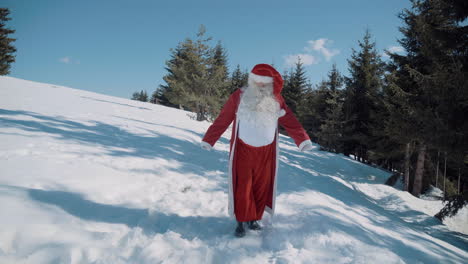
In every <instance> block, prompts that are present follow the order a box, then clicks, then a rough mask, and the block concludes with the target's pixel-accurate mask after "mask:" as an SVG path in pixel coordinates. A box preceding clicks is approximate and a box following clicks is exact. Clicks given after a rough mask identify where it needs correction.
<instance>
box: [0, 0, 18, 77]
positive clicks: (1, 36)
mask: <svg viewBox="0 0 468 264" xmlns="http://www.w3.org/2000/svg"><path fill="white" fill-rule="evenodd" d="M9 14H10V10H9V9H8V8H0V75H8V74H10V67H11V63H13V62H15V56H14V55H13V54H14V53H15V52H16V48H15V47H14V46H13V45H12V43H13V41H15V40H16V39H14V38H11V37H9V35H10V34H13V33H15V30H12V29H9V28H7V27H6V21H8V20H11V18H9V17H8V15H9Z"/></svg>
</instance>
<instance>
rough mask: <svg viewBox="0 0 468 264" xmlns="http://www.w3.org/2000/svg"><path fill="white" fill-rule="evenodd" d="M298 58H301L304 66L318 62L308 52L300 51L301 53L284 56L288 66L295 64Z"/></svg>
mask: <svg viewBox="0 0 468 264" xmlns="http://www.w3.org/2000/svg"><path fill="white" fill-rule="evenodd" d="M299 59H300V60H301V62H302V64H303V65H304V66H308V65H312V64H317V63H318V60H317V58H315V57H314V56H312V55H310V54H305V53H302V54H293V55H287V56H284V61H285V64H286V65H287V66H288V67H292V66H294V65H296V63H297V61H298V60H299Z"/></svg>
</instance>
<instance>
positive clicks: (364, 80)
mask: <svg viewBox="0 0 468 264" xmlns="http://www.w3.org/2000/svg"><path fill="white" fill-rule="evenodd" d="M370 38H371V34H370V32H369V30H366V33H365V35H364V38H363V41H362V42H361V41H359V46H360V51H356V50H354V49H353V50H352V55H351V59H350V60H348V64H349V72H350V77H346V78H345V80H346V81H345V82H346V92H345V95H346V100H345V105H344V111H345V139H344V151H345V154H351V153H352V154H354V156H355V157H356V158H357V159H358V160H360V161H362V162H369V157H368V149H369V148H370V146H371V142H372V140H373V138H372V137H373V135H372V130H371V127H372V125H373V123H374V122H380V120H375V118H374V116H375V115H374V113H375V112H376V111H377V109H376V105H377V97H378V96H379V93H381V91H382V78H383V68H384V64H383V63H382V61H381V59H380V55H379V54H378V52H377V50H376V49H375V42H371V40H370Z"/></svg>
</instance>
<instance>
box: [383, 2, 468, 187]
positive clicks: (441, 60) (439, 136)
mask: <svg viewBox="0 0 468 264" xmlns="http://www.w3.org/2000/svg"><path fill="white" fill-rule="evenodd" d="M457 4H458V1H449V0H426V1H412V8H411V9H409V10H408V9H405V10H403V12H402V13H400V15H399V16H400V18H401V19H402V20H403V21H404V22H405V25H404V26H403V27H401V28H400V31H401V32H402V33H403V35H404V37H403V38H402V39H401V40H399V42H400V44H401V45H402V46H403V47H404V48H405V50H406V52H407V54H406V55H398V54H391V53H389V55H390V56H391V59H392V61H391V67H392V68H393V82H392V83H391V85H390V88H391V90H392V91H393V95H391V96H390V97H389V99H390V100H388V101H389V102H390V103H391V104H394V105H398V104H400V106H399V107H394V108H396V109H397V110H398V111H401V112H402V113H401V115H395V113H392V115H391V118H392V119H393V121H392V124H394V125H398V126H400V127H404V128H406V130H405V131H404V132H402V131H401V130H398V129H392V128H389V130H391V131H392V133H394V136H395V137H397V138H400V140H405V141H407V143H408V144H410V143H411V144H412V145H414V146H415V147H416V148H417V150H418V151H417V152H418V160H419V162H418V163H417V164H416V171H415V175H414V186H412V188H411V189H412V193H413V194H414V195H416V196H417V195H419V194H420V193H421V192H422V191H423V190H424V189H425V186H427V184H426V185H425V184H424V183H425V182H426V183H428V182H430V181H429V180H427V179H424V178H423V175H424V174H425V171H424V166H425V157H426V156H430V155H431V153H432V155H434V154H433V153H435V152H440V151H442V152H444V153H448V164H449V165H450V166H452V165H451V164H453V165H454V166H455V167H460V166H462V165H460V164H463V161H462V160H463V158H458V157H463V156H464V155H465V153H466V149H468V145H467V144H468V143H467V142H468V137H467V132H466V131H468V124H467V121H466V118H464V116H466V114H467V113H468V103H466V102H467V101H468V92H467V91H468V86H467V85H468V84H467V79H466V72H467V69H468V67H467V66H468V65H467V54H468V53H467V46H468V45H467V34H466V32H467V30H466V29H467V27H466V26H461V25H459V23H458V21H459V19H460V16H462V15H460V14H463V12H460V10H458V9H457V8H456V6H457ZM399 136H401V137H399ZM402 143H405V142H402ZM426 166H427V164H426ZM463 167H464V166H463ZM448 171H450V168H449V170H448Z"/></svg>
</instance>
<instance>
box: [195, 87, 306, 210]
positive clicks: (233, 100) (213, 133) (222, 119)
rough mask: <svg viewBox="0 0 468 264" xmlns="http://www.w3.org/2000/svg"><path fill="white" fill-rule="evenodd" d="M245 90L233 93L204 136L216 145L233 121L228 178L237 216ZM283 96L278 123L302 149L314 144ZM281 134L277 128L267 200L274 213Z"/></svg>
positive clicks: (232, 204) (230, 203) (230, 197)
mask: <svg viewBox="0 0 468 264" xmlns="http://www.w3.org/2000/svg"><path fill="white" fill-rule="evenodd" d="M242 92H243V90H242V89H237V90H236V91H235V92H234V93H232V94H231V96H230V97H229V99H228V100H227V102H226V103H225V104H224V106H223V109H222V110H221V113H220V114H219V115H218V117H217V118H216V120H215V121H214V122H213V124H212V125H211V126H210V127H209V128H208V130H207V132H206V134H205V136H204V137H203V139H202V141H203V142H206V143H208V144H209V145H210V146H211V147H213V146H214V144H215V143H216V141H218V139H219V138H220V137H221V135H222V134H223V133H224V131H226V129H227V128H228V127H229V125H230V124H231V123H233V122H234V123H233V129H232V134H231V140H230V152H229V171H228V180H229V207H228V211H229V215H230V216H232V217H235V215H234V193H235V192H234V190H235V186H234V183H235V182H236V179H235V178H234V177H235V175H236V173H235V172H236V166H237V164H235V159H234V156H235V150H236V144H235V142H236V139H237V130H238V127H237V118H236V113H237V108H238V106H239V102H240V98H241V94H242ZM280 98H281V100H280V101H281V102H280V108H281V109H283V110H284V111H285V114H284V115H283V116H282V117H280V118H279V119H278V124H279V125H281V126H282V127H284V128H285V129H286V132H287V133H288V135H289V136H290V137H291V138H293V139H294V142H295V143H296V145H297V146H298V147H299V149H301V150H302V148H303V147H304V146H305V145H307V144H312V142H311V141H310V138H309V136H308V135H307V133H306V132H305V130H304V128H303V127H302V125H301V124H300V123H299V121H297V119H296V117H295V116H294V114H293V112H292V111H291V110H290V109H289V107H288V106H287V105H286V103H285V102H284V99H282V97H280ZM278 142H279V134H278V129H276V136H275V139H274V141H273V143H274V144H275V145H276V155H275V157H274V158H275V160H276V162H274V164H275V167H274V169H273V170H272V172H273V175H271V177H272V181H271V182H272V185H271V190H270V194H271V195H270V199H269V200H268V201H267V206H266V208H265V210H266V211H267V212H268V213H270V214H271V215H273V213H274V210H275V197H276V175H277V174H278V157H279V147H278Z"/></svg>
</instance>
